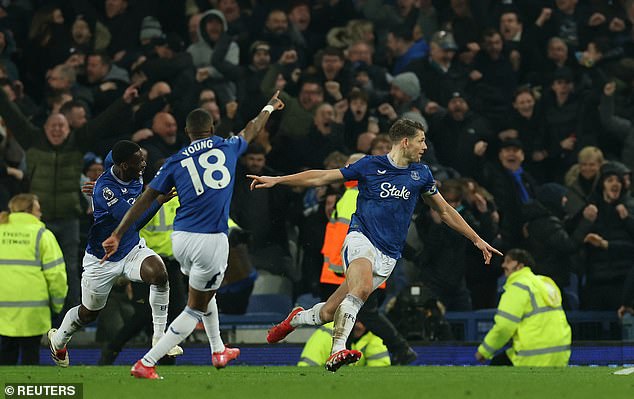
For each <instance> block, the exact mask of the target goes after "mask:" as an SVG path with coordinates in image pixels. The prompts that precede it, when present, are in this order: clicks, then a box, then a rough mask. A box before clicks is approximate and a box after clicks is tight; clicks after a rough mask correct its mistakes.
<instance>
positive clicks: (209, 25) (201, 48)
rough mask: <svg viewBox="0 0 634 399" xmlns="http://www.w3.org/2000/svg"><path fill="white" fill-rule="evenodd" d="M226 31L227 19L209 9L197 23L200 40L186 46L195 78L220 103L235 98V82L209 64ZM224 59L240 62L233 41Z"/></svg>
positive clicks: (218, 12) (235, 63)
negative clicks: (194, 69) (209, 89)
mask: <svg viewBox="0 0 634 399" xmlns="http://www.w3.org/2000/svg"><path fill="white" fill-rule="evenodd" d="M226 31H227V20H226V19H225V16H224V14H223V13H222V12H221V11H219V10H209V11H207V12H205V13H204V14H202V16H201V18H200V23H199V24H198V37H199V38H200V40H199V41H198V42H196V43H193V44H192V45H190V46H189V47H188V48H187V52H188V53H189V54H191V56H192V59H193V61H194V67H196V80H197V81H198V82H200V83H202V84H203V85H204V86H206V87H209V88H211V89H213V90H214V92H215V93H216V95H217V96H218V98H219V100H220V103H221V104H224V103H227V102H229V101H233V100H235V99H236V85H235V83H233V82H231V81H229V80H227V79H224V76H223V75H222V73H220V72H219V71H218V70H217V69H216V68H215V67H213V66H212V64H211V57H212V56H213V53H214V49H215V47H216V43H217V42H218V40H219V39H220V36H221V35H222V33H223V32H226ZM225 61H226V62H229V63H231V64H234V65H238V63H239V62H240V47H239V46H238V44H237V43H236V42H234V41H232V42H231V44H230V45H229V49H228V50H227V54H226V55H225Z"/></svg>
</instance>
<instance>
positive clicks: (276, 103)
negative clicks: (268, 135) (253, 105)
mask: <svg viewBox="0 0 634 399" xmlns="http://www.w3.org/2000/svg"><path fill="white" fill-rule="evenodd" d="M279 95H280V91H279V90H278V91H276V92H275V94H273V97H271V99H270V100H269V102H268V103H267V104H266V105H265V106H264V108H262V111H260V114H259V115H258V116H256V117H255V118H253V119H251V120H250V121H249V123H247V125H246V126H245V128H244V129H243V130H242V131H241V132H240V135H241V136H243V137H244V139H245V140H246V141H247V143H250V142H251V141H252V140H253V139H254V138H255V137H256V136H257V135H258V133H259V132H260V131H261V130H262V128H263V127H264V125H266V122H267V121H268V120H269V116H271V114H272V113H273V111H278V110H281V109H284V102H283V101H282V100H280V99H279V98H278V96H279Z"/></svg>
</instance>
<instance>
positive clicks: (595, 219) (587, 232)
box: [579, 162, 634, 310]
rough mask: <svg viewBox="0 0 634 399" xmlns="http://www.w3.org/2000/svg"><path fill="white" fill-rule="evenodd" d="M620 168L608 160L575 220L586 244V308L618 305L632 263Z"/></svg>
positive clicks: (633, 234) (633, 232) (631, 225)
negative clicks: (590, 199)
mask: <svg viewBox="0 0 634 399" xmlns="http://www.w3.org/2000/svg"><path fill="white" fill-rule="evenodd" d="M624 183H625V181H624V179H623V174H622V170H621V168H619V167H618V166H616V165H614V164H612V163H610V162H608V163H606V164H604V165H603V166H602V167H601V178H600V180H599V185H598V187H597V191H596V192H595V197H594V199H593V200H592V203H591V204H590V205H588V206H586V208H585V209H584V210H583V219H582V221H581V222H580V223H579V229H580V230H581V231H582V233H583V234H582V235H581V237H583V242H584V243H585V244H586V265H585V266H586V278H587V280H586V287H585V289H584V292H583V296H582V303H583V306H584V308H585V309H588V310H613V309H618V308H619V307H620V306H621V305H622V293H623V282H624V281H625V279H626V276H627V274H628V272H629V271H630V270H631V269H632V267H634V260H633V259H632V257H631V253H630V252H631V251H628V250H627V245H626V244H628V243H629V244H631V243H632V242H634V216H632V214H631V213H630V212H629V210H628V209H627V206H626V205H625V204H624V197H623V194H624V193H623V186H624Z"/></svg>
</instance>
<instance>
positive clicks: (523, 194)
mask: <svg viewBox="0 0 634 399" xmlns="http://www.w3.org/2000/svg"><path fill="white" fill-rule="evenodd" d="M509 173H510V174H511V176H513V180H515V185H516V186H517V187H518V188H519V191H520V192H519V194H520V201H522V204H525V203H527V202H528V201H530V199H531V196H530V195H529V194H528V190H527V189H526V186H525V185H524V181H522V174H524V168H522V167H521V166H520V167H519V169H517V170H516V171H515V172H511V171H509Z"/></svg>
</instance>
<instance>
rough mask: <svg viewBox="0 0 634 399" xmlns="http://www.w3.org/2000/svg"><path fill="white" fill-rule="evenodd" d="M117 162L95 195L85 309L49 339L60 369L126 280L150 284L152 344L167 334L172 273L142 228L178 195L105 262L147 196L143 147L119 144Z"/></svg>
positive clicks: (86, 262)
mask: <svg viewBox="0 0 634 399" xmlns="http://www.w3.org/2000/svg"><path fill="white" fill-rule="evenodd" d="M112 159H113V162H114V165H112V166H111V167H110V168H109V169H107V170H106V171H105V172H104V173H103V174H102V175H101V176H100V177H99V179H98V180H97V182H96V183H95V189H94V192H93V208H94V214H93V216H94V224H93V225H92V227H91V228H90V231H89V232H88V246H87V247H86V253H85V255H84V259H83V267H84V273H83V274H82V278H81V305H79V306H75V307H74V308H72V309H70V310H69V311H68V312H66V315H65V316H64V320H63V321H62V324H61V326H60V327H59V329H55V328H53V329H51V330H49V332H48V335H47V336H48V344H49V347H50V349H51V357H52V358H53V361H54V362H55V363H56V364H57V365H58V366H62V367H68V365H69V356H68V351H67V349H66V344H67V343H68V341H70V339H71V338H72V336H73V334H74V333H75V332H76V331H77V330H79V329H80V328H82V327H83V326H85V325H86V324H89V323H92V322H93V321H95V320H96V319H97V315H98V314H99V312H100V311H101V309H103V308H104V307H105V306H106V301H107V300H108V294H109V293H110V290H111V289H112V286H113V285H114V283H115V281H116V280H117V278H118V277H120V276H125V277H126V278H128V279H129V280H131V281H137V282H141V281H144V282H146V283H148V284H150V299H149V302H150V307H151V309H152V321H153V324H154V334H153V337H152V344H153V345H154V344H156V342H158V340H159V339H160V338H161V337H162V336H163V334H164V332H165V325H166V323H167V306H168V304H169V284H168V282H167V270H166V269H165V265H164V264H163V261H162V260H161V257H160V256H158V255H157V254H156V253H155V252H154V251H152V250H151V249H149V248H147V247H146V246H145V241H144V240H143V239H141V238H140V237H139V233H138V230H139V229H140V228H141V227H142V226H143V225H144V224H145V223H146V222H147V221H148V220H149V219H151V218H152V216H154V214H155V213H156V211H157V210H158V209H159V208H160V206H161V204H163V203H164V202H166V201H169V200H170V199H171V198H172V197H173V196H174V194H173V193H170V192H168V193H166V195H162V196H160V197H157V198H156V201H153V203H152V206H151V207H148V210H147V212H145V213H144V214H143V217H141V218H139V222H138V223H137V224H135V225H134V228H133V229H132V230H130V231H129V232H128V233H127V234H126V235H125V236H124V237H123V240H122V245H121V247H120V248H118V250H117V251H116V252H114V253H112V254H111V256H110V258H109V260H108V262H104V263H102V264H100V260H101V258H102V257H103V256H104V250H103V248H102V247H101V242H102V241H103V240H104V239H105V238H107V237H108V236H110V234H111V233H112V231H113V230H114V229H115V227H117V225H118V224H119V222H120V221H121V219H122V218H123V215H125V213H126V212H127V211H128V209H130V207H131V206H132V204H134V201H135V200H136V199H137V197H138V196H139V195H140V194H141V191H142V190H143V178H142V177H141V176H142V174H143V170H144V169H145V166H146V163H145V159H144V158H143V154H142V153H141V147H139V146H138V144H136V143H134V142H132V141H127V140H123V141H119V142H117V143H116V144H115V145H114V147H113V148H112ZM182 353H183V350H182V349H181V348H180V347H177V346H174V347H173V348H170V351H169V355H170V356H177V355H181V354H182Z"/></svg>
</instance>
